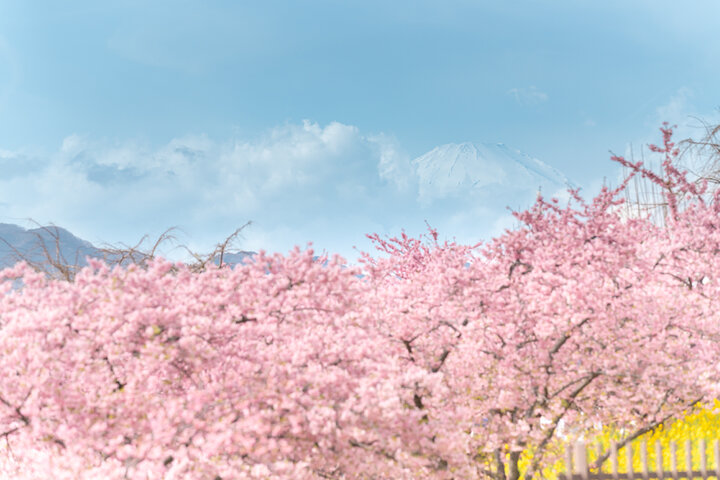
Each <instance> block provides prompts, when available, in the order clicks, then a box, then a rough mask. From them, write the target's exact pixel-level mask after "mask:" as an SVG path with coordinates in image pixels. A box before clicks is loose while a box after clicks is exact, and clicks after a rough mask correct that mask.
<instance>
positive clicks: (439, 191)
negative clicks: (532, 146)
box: [411, 142, 573, 203]
mask: <svg viewBox="0 0 720 480" xmlns="http://www.w3.org/2000/svg"><path fill="white" fill-rule="evenodd" d="M411 165H412V167H413V170H414V173H415V175H416V176H417V179H418V198H419V199H420V200H421V201H423V202H425V203H429V202H431V201H433V200H436V199H442V198H446V197H457V196H466V195H468V194H487V195H495V194H496V193H500V192H502V193H503V194H504V195H507V194H508V193H511V192H514V191H521V190H523V191H527V190H528V189H529V190H532V191H535V192H536V191H537V190H538V189H543V190H550V191H551V192H554V191H557V190H564V189H566V188H568V187H572V186H573V183H572V182H571V181H570V180H569V179H568V178H567V177H566V176H565V175H563V174H562V173H561V172H559V171H558V170H557V169H555V168H553V167H552V166H550V165H548V164H546V163H544V162H542V161H540V160H538V159H537V158H534V157H531V156H530V155H527V154H526V153H523V152H521V151H520V150H517V149H514V148H511V147H508V146H507V145H505V144H503V143H495V144H490V143H467V142H466V143H459V144H457V143H449V144H446V145H441V146H439V147H435V148H433V149H432V150H430V151H429V152H427V153H425V154H424V155H421V156H419V157H417V158H415V159H414V160H413V161H412V162H411Z"/></svg>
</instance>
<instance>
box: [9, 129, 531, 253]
mask: <svg viewBox="0 0 720 480" xmlns="http://www.w3.org/2000/svg"><path fill="white" fill-rule="evenodd" d="M473 148H474V147H473ZM482 148H485V147H482ZM482 148H481V150H482ZM493 148H499V147H493ZM503 148H505V147H503ZM445 150H447V152H445ZM455 150H457V148H454V149H453V147H451V146H450V147H448V146H444V150H443V149H441V150H440V151H438V149H434V150H433V151H432V152H428V154H431V155H430V157H431V159H432V162H431V163H428V162H427V161H425V160H423V159H427V158H428V154H426V155H420V156H419V157H417V158H415V159H412V156H411V155H409V154H408V153H407V152H405V151H404V150H403V148H402V147H401V145H400V144H399V142H398V141H397V140H396V139H395V138H393V137H392V136H389V135H385V134H364V133H362V132H361V131H360V130H359V129H358V128H357V127H355V126H352V125H346V124H342V123H339V122H332V123H329V124H327V125H325V126H321V125H319V124H317V123H314V122H311V121H304V122H302V123H300V124H292V123H291V124H286V125H282V126H278V127H276V128H273V129H271V130H269V131H267V132H265V133H264V134H263V135H261V136H258V137H256V138H249V139H248V138H245V139H242V138H231V139H225V140H215V139H211V138H209V137H208V136H206V135H189V136H184V137H179V138H175V139H172V140H171V141H169V142H168V143H166V144H164V145H159V146H149V145H145V144H141V143H136V142H131V141H128V142H123V143H110V142H107V141H99V140H94V139H89V138H86V137H83V136H81V135H69V136H67V137H66V138H65V139H64V140H63V141H62V144H61V145H60V146H59V148H58V150H57V151H55V152H51V153H49V154H47V155H44V156H38V155H29V154H24V153H22V152H13V151H0V167H3V175H2V176H1V177H0V218H2V221H5V222H7V223H21V222H18V219H23V218H32V219H34V220H36V221H38V222H40V223H43V224H44V223H48V222H52V223H54V224H56V225H59V226H62V227H64V228H67V229H68V230H70V231H71V232H73V233H74V234H76V235H77V236H79V237H81V238H83V239H86V240H89V241H91V242H93V243H94V244H95V245H99V244H102V243H103V242H107V243H112V244H118V243H124V244H127V245H134V244H135V243H137V241H139V240H140V238H141V237H142V236H143V235H145V234H147V235H149V236H150V238H151V239H152V240H153V241H154V239H156V238H157V237H158V236H159V235H160V234H161V233H162V232H164V231H165V230H166V229H167V228H170V227H173V226H177V227H178V228H179V232H178V243H182V244H185V245H187V246H188V247H189V248H190V249H191V250H194V251H197V252H198V253H206V252H209V251H211V250H212V247H213V246H214V245H215V244H216V243H218V242H220V241H222V240H224V239H225V238H226V237H227V236H228V235H229V234H231V233H232V232H233V231H234V230H235V229H236V228H238V227H240V226H242V225H243V224H245V223H246V222H248V221H252V222H253V224H252V225H251V226H250V227H248V228H247V229H246V230H244V231H243V234H242V235H243V236H242V237H241V239H240V241H239V242H238V244H237V246H238V248H242V249H246V250H260V249H265V250H268V251H281V252H284V251H287V250H289V249H290V248H292V247H293V246H294V245H300V246H301V247H302V246H305V245H306V244H307V242H313V243H314V245H315V247H316V249H317V250H319V251H323V250H324V251H327V252H328V253H340V254H342V255H344V256H346V257H352V258H354V256H355V252H354V251H353V249H352V247H353V246H358V247H359V248H361V249H363V250H367V249H369V248H370V245H369V243H368V242H367V240H366V239H365V237H364V235H365V234H366V233H373V232H379V233H381V234H391V235H396V234H399V233H400V231H401V230H402V229H406V230H407V231H408V232H409V233H413V234H417V233H420V232H422V231H423V230H424V229H425V221H428V222H430V224H431V225H433V226H434V227H438V228H440V230H441V234H444V235H445V236H446V237H448V238H451V237H453V236H457V237H458V239H465V240H466V241H477V240H479V238H478V237H479V236H480V235H482V234H483V233H488V232H492V233H498V232H495V231H493V230H497V229H498V228H500V227H499V225H505V224H507V219H506V220H498V217H503V216H505V217H507V216H508V214H507V212H505V207H506V206H508V205H510V206H512V207H514V208H518V207H522V208H524V207H527V206H528V205H529V204H530V203H531V202H532V200H533V198H534V195H535V193H536V191H537V185H531V184H532V183H533V182H534V180H532V181H531V182H530V183H528V184H527V185H526V186H525V187H527V188H525V190H522V189H521V191H520V190H518V189H517V188H516V189H514V190H512V189H511V190H512V192H508V195H509V196H510V197H512V198H510V197H507V198H505V200H503V197H502V194H500V192H501V190H502V188H501V187H502V186H503V185H505V186H507V184H508V181H509V182H515V183H517V179H518V178H519V177H518V176H517V175H518V174H517V170H512V169H511V168H509V167H510V166H509V165H508V164H504V163H502V162H506V161H507V160H502V161H500V162H499V163H498V161H496V160H497V159H496V160H495V161H491V158H490V157H491V156H490V155H485V157H483V155H482V152H480V153H478V152H476V153H475V154H474V156H473V157H472V158H470V157H468V158H463V159H461V160H462V162H464V163H463V166H462V168H464V169H465V170H463V171H462V172H460V174H461V176H462V182H460V183H462V185H465V186H466V187H467V185H470V186H472V187H473V188H472V189H470V190H467V189H463V188H465V187H463V186H462V185H460V184H458V185H454V184H453V182H454V177H452V175H451V174H450V173H448V172H452V171H453V168H455V169H457V168H459V166H456V163H458V158H459V157H457V155H455V156H453V155H450V154H451V153H453V152H455ZM433 152H434V153H433ZM438 152H440V153H438ZM442 152H445V153H447V155H445V154H441V153H442ZM448 152H449V153H448ZM455 153H457V152H455ZM486 153H487V152H486ZM498 158H500V157H498ZM503 158H504V157H503ZM473 162H474V163H473ZM483 162H484V163H483ZM458 171H459V170H458ZM443 176H444V177H447V178H444V177H443ZM474 177H477V178H478V179H481V180H482V181H481V182H480V183H478V182H479V180H477V179H474ZM510 177H513V178H510ZM458 178H459V177H458ZM468 182H469V183H468ZM455 183H457V182H455ZM492 185H496V186H497V187H498V188H497V189H496V190H495V193H493V194H492V195H488V193H487V191H486V190H487V189H486V188H485V187H488V188H489V187H491V186H492ZM461 187H462V188H461ZM480 187H482V188H480ZM519 191H520V194H518V192H519ZM498 195H499V197H498ZM518 195H519V196H518ZM523 195H524V197H523ZM523 198H524V202H525V203H524V204H522V202H523ZM503 202H505V203H503ZM518 202H520V204H518ZM498 212H499V214H498ZM503 222H504V223H503ZM183 252H184V251H182V250H180V251H176V252H174V253H173V252H172V251H168V250H167V249H166V250H165V251H161V253H162V254H164V255H167V256H169V257H171V258H178V259H183V258H187V257H186V256H183V255H184V253H183Z"/></svg>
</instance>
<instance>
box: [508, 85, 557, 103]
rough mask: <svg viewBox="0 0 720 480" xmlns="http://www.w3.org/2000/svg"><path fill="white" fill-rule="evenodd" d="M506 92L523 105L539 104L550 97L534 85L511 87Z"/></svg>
mask: <svg viewBox="0 0 720 480" xmlns="http://www.w3.org/2000/svg"><path fill="white" fill-rule="evenodd" d="M507 93H508V95H510V96H511V97H513V98H514V99H515V101H516V102H517V103H519V104H520V105H524V106H532V105H539V104H541V103H543V102H547V101H548V99H549V98H550V97H548V94H547V93H545V92H541V91H540V90H538V89H537V87H535V86H534V85H532V86H530V87H528V88H511V89H510V90H508V91H507Z"/></svg>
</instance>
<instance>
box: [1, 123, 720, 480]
mask: <svg viewBox="0 0 720 480" xmlns="http://www.w3.org/2000/svg"><path fill="white" fill-rule="evenodd" d="M671 133H672V130H671V129H669V128H667V127H664V130H663V134H664V144H663V147H659V148H658V151H659V152H660V153H661V154H664V155H666V162H665V164H664V168H665V175H664V176H663V177H662V178H661V177H659V176H657V175H655V176H653V175H654V174H653V173H652V172H650V171H648V170H646V169H645V168H644V167H643V166H642V165H641V164H639V163H637V164H636V163H632V162H627V161H626V160H624V159H622V158H616V160H617V161H619V162H621V163H623V164H625V165H626V166H627V167H629V168H630V169H631V170H632V171H633V172H634V173H635V174H640V175H644V176H645V177H647V178H650V179H651V180H652V181H656V182H659V185H660V186H662V188H663V190H664V192H665V195H666V198H667V203H668V205H669V206H670V208H669V212H670V214H669V217H668V219H667V221H666V224H665V225H664V226H662V227H660V226H657V225H654V224H653V223H652V222H650V221H648V220H646V219H623V218H622V217H621V216H620V215H619V214H618V208H617V207H618V205H619V202H620V200H619V198H620V195H621V193H622V191H623V189H624V188H626V186H627V181H626V182H625V183H624V184H622V185H621V186H620V187H618V188H617V189H612V190H611V189H607V188H605V189H603V190H602V191H601V192H600V194H599V195H598V196H596V197H595V198H594V199H592V200H591V201H585V200H584V199H583V198H582V197H581V196H580V194H579V192H577V191H574V192H572V196H573V201H572V202H571V203H570V204H568V205H567V206H565V207H561V206H560V205H559V202H558V201H556V200H550V201H546V200H544V199H543V198H538V200H537V202H536V204H535V205H534V206H533V208H531V209H530V210H528V211H526V212H521V213H518V214H517V218H518V219H519V220H520V221H522V222H523V226H522V227H520V228H517V229H515V230H512V231H507V232H505V233H504V234H503V235H501V236H499V237H498V238H496V239H494V240H493V241H492V242H489V243H487V244H478V245H458V244H456V243H454V242H445V243H442V244H441V243H439V242H438V235H437V232H435V231H434V230H432V229H431V230H430V236H429V238H427V239H423V238H410V237H408V236H406V235H402V236H401V237H400V238H391V239H383V238H380V237H379V236H377V235H371V238H372V239H373V240H374V241H375V243H376V245H377V247H378V249H379V251H380V255H379V256H377V257H373V256H371V255H369V254H365V255H364V258H363V263H362V268H343V267H342V263H343V260H342V259H341V258H339V257H334V258H333V259H331V260H330V261H329V262H328V263H327V265H323V262H322V261H321V262H317V261H313V252H312V250H309V249H308V250H306V251H300V250H299V249H296V250H294V251H293V252H291V253H290V254H289V255H287V256H283V255H279V254H274V255H267V254H265V253H262V252H261V253H260V254H259V255H258V256H257V257H256V258H255V261H254V262H252V263H250V264H246V265H242V266H238V267H236V268H234V269H229V268H215V267H212V266H211V267H209V268H206V269H204V270H202V271H197V270H191V269H189V268H187V267H186V266H184V265H181V264H172V263H170V262H167V261H165V260H162V259H152V260H150V261H149V262H148V263H147V265H146V268H141V267H139V266H134V265H131V266H130V267H128V268H121V267H119V266H116V267H114V268H112V269H110V268H109V267H108V266H107V265H106V264H105V263H103V262H100V261H97V260H90V266H89V267H87V268H85V269H83V270H81V271H80V272H79V273H78V274H77V275H76V276H75V277H74V279H73V281H72V282H68V281H60V280H49V279H47V278H46V277H45V276H44V275H43V274H42V273H36V272H34V271H33V270H32V269H31V268H30V267H29V266H27V265H24V264H18V265H16V266H15V267H14V268H12V269H8V270H5V271H3V272H1V273H0V277H2V278H3V279H5V280H7V281H6V282H5V294H4V295H3V296H2V297H1V298H0V352H1V353H2V355H1V356H0V371H2V372H3V375H2V376H0V440H2V443H1V444H0V472H3V473H5V474H7V475H11V476H13V478H33V479H37V478H73V479H74V478H110V479H112V478H133V479H135V478H138V479H139V478H158V479H160V478H164V479H171V478H199V479H203V478H208V479H216V480H217V479H221V480H222V479H245V478H259V479H268V478H269V479H295V478H300V479H302V478H307V479H320V478H333V479H353V478H366V479H371V478H372V479H396V478H408V479H411V478H413V479H414V478H427V479H466V478H493V479H507V478H510V479H512V480H516V479H519V478H520V477H521V476H525V477H526V478H532V477H533V475H535V474H536V473H537V472H538V471H539V469H540V467H542V466H543V465H544V464H546V462H548V461H551V460H552V458H551V454H550V453H549V452H548V447H549V445H550V443H551V442H552V441H553V440H554V439H556V438H557V436H558V434H559V432H558V429H559V427H560V425H561V423H564V424H565V425H568V426H571V427H572V428H575V429H578V430H579V431H582V430H583V429H586V428H587V427H590V426H592V425H594V424H595V423H596V422H602V423H603V424H612V425H616V426H619V427H624V428H625V431H626V432H627V435H626V438H625V441H627V440H630V439H632V438H634V437H636V436H637V435H639V434H641V433H643V432H645V431H647V430H648V429H651V428H654V427H656V426H658V425H660V424H661V423H662V422H664V421H666V420H667V419H669V418H672V417H674V416H677V415H679V414H680V413H681V412H682V411H683V410H685V409H687V408H688V407H690V406H692V405H695V404H699V403H701V402H703V401H706V400H709V399H711V398H714V396H716V395H717V388H716V386H717V385H718V369H717V366H718V365H717V361H716V360H715V359H716V358H718V353H719V352H718V345H720V343H719V342H718V340H719V339H720V332H719V331H718V330H719V328H720V327H718V325H720V322H718V320H719V319H718V314H717V312H718V311H719V309H718V305H717V303H718V300H717V299H718V298H720V291H718V281H717V278H716V277H717V275H716V273H715V272H718V271H720V259H719V258H718V252H720V228H719V227H720V220H718V219H719V218H720V216H719V215H718V214H719V213H720V197H719V196H718V195H714V196H712V197H711V198H709V199H708V198H707V195H705V188H706V187H705V186H704V185H699V186H698V185H695V184H692V183H690V182H688V181H687V179H686V176H685V175H684V173H683V172H680V171H679V170H677V168H675V166H674V165H673V162H672V159H673V156H674V155H676V154H677V153H676V151H675V149H674V146H673V145H672V142H671ZM680 196H682V199H683V201H682V202H680V201H678V199H679V197H680ZM322 260H325V259H322ZM17 278H22V281H23V284H24V286H23V288H22V289H21V290H19V291H13V292H11V291H10V285H9V284H10V283H11V282H10V281H9V280H14V279H17ZM527 448H532V449H533V451H534V456H533V459H532V462H531V464H530V465H529V467H528V468H527V469H526V470H525V471H523V472H521V471H520V457H521V452H522V451H523V450H525V449H527Z"/></svg>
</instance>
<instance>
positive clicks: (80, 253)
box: [0, 223, 256, 269]
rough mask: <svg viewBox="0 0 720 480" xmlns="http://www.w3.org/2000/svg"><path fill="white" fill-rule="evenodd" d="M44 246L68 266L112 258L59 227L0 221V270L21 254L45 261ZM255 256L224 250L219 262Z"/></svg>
mask: <svg viewBox="0 0 720 480" xmlns="http://www.w3.org/2000/svg"><path fill="white" fill-rule="evenodd" d="M55 237H57V240H58V241H57V242H56V240H55ZM56 243H57V245H56ZM43 245H44V247H45V248H46V249H47V251H48V253H49V254H50V256H51V257H52V258H53V259H55V258H57V257H58V256H59V257H60V259H61V260H62V259H64V262H63V263H66V264H68V265H75V264H77V265H78V266H79V267H84V266H87V262H86V260H85V257H87V256H89V257H91V258H99V259H103V258H106V257H107V258H108V261H110V262H113V260H114V258H113V255H107V254H105V253H103V252H102V250H101V249H100V248H97V247H95V246H94V245H93V244H92V243H90V242H88V241H87V240H83V239H81V238H78V237H76V236H75V235H73V234H72V233H70V232H69V231H68V230H66V229H64V228H62V227H56V226H44V227H38V228H32V229H29V230H28V229H25V228H23V227H21V226H19V225H15V224H12V223H0V269H3V268H7V267H11V266H13V265H15V264H16V263H17V262H18V261H20V260H21V257H24V258H26V259H27V260H29V261H31V262H34V263H40V264H47V256H46V254H45V252H44V250H43ZM254 255H256V253H255V252H249V251H240V252H226V253H225V254H224V255H223V257H222V261H223V264H224V265H230V266H234V265H237V264H239V263H242V262H243V261H245V260H246V259H248V258H252V257H253V256H254ZM115 258H117V259H119V257H115ZM213 263H215V264H216V265H218V264H219V263H220V256H219V255H216V256H215V257H214V258H213Z"/></svg>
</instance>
